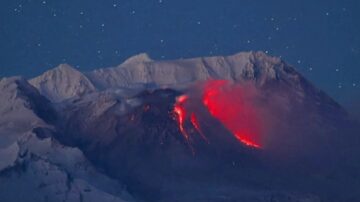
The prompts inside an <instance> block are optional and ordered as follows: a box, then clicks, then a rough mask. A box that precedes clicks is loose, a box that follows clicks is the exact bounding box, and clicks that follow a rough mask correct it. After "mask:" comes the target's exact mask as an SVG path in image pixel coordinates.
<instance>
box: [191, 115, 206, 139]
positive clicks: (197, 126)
mask: <svg viewBox="0 0 360 202" xmlns="http://www.w3.org/2000/svg"><path fill="white" fill-rule="evenodd" d="M190 120H191V123H192V125H193V126H194V127H195V129H196V130H197V131H198V132H199V134H200V136H201V138H202V139H204V140H205V141H206V142H207V143H209V140H208V139H207V138H206V136H205V135H204V133H203V132H202V131H201V128H200V123H199V120H198V118H197V117H196V115H195V113H191V116H190Z"/></svg>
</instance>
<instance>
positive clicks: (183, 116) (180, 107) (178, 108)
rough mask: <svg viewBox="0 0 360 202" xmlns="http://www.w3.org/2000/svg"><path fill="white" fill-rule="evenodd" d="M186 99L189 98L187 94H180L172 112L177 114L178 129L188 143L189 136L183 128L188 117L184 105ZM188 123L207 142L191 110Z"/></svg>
mask: <svg viewBox="0 0 360 202" xmlns="http://www.w3.org/2000/svg"><path fill="white" fill-rule="evenodd" d="M188 99H189V97H188V96H187V95H182V96H180V97H178V98H177V102H176V104H175V106H174V113H175V114H176V116H177V121H178V125H179V129H180V131H181V133H182V134H183V136H184V138H185V139H186V141H187V142H188V144H190V141H191V140H190V138H191V137H190V134H189V133H188V132H187V130H186V128H185V123H186V121H187V118H188V113H187V110H186V106H185V105H186V103H187V101H188ZM190 123H191V124H192V126H193V127H194V128H195V129H196V131H197V132H198V133H199V134H200V136H201V138H202V139H204V140H205V141H206V142H208V140H207V138H206V137H205V135H204V134H203V133H202V131H201V128H200V123H199V121H198V118H197V116H196V115H195V113H194V112H192V113H191V115H190Z"/></svg>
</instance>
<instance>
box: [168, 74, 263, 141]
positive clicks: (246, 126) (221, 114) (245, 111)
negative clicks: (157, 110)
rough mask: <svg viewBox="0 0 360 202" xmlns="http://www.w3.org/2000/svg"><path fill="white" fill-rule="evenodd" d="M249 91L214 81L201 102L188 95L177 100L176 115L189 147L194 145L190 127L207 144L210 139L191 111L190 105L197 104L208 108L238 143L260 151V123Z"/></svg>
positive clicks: (209, 84)
mask: <svg viewBox="0 0 360 202" xmlns="http://www.w3.org/2000/svg"><path fill="white" fill-rule="evenodd" d="M248 91H249V90H247V89H246V88H245V87H244V86H240V85H235V84H231V83H230V82H229V81H226V80H211V81H208V82H207V83H206V84H205V86H204V88H202V91H201V93H202V97H201V99H202V100H199V99H197V100H196V99H193V97H190V96H189V95H182V96H180V97H178V98H177V102H176V103H175V106H174V110H173V111H174V114H175V115H176V119H177V121H178V124H179V129H180V131H181V133H182V134H183V136H184V138H185V139H186V141H187V142H188V144H191V138H192V137H191V136H190V135H191V133H189V132H188V131H187V127H190V126H191V127H193V128H194V129H195V130H196V131H197V133H198V134H199V135H200V136H201V138H202V139H203V140H204V141H206V142H207V143H209V140H208V138H207V137H206V135H205V134H204V133H203V132H202V130H201V126H200V122H199V119H198V117H199V116H197V113H196V110H194V109H193V110H191V108H189V107H188V106H189V105H188V103H189V102H194V101H195V102H199V103H201V105H203V106H205V108H206V109H207V110H208V112H209V113H210V114H211V116H212V117H214V118H216V119H217V120H218V121H219V122H220V123H222V124H223V126H225V127H226V128H227V129H228V130H229V131H230V132H231V133H232V134H233V136H234V137H235V138H236V139H237V140H238V141H239V142H241V143H242V144H244V145H246V146H249V147H253V148H261V144H260V134H261V124H260V121H259V120H260V119H259V117H258V113H256V110H255V107H254V106H253V104H252V102H251V100H249V98H248V97H249V95H251V94H249V92H248ZM250 97H251V96H250ZM195 106H199V105H195Z"/></svg>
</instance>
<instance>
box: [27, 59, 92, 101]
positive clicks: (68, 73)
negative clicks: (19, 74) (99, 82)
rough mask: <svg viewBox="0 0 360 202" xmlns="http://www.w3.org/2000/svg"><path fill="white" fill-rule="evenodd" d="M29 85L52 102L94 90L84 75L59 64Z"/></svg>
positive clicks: (31, 81)
mask: <svg viewBox="0 0 360 202" xmlns="http://www.w3.org/2000/svg"><path fill="white" fill-rule="evenodd" d="M30 83H31V84H32V85H33V86H35V87H36V88H37V89H38V90H39V92H40V93H41V94H42V95H44V96H46V97H47V98H48V99H49V100H51V101H53V102H60V101H62V100H65V99H68V98H71V97H74V96H81V95H83V94H85V93H90V92H93V91H95V90H96V89H95V87H94V85H93V84H92V83H91V82H90V81H89V80H88V78H87V77H86V76H85V75H83V74H82V73H81V72H79V71H78V70H76V69H74V68H73V67H71V66H70V65H68V64H61V65H59V66H57V67H56V68H54V69H51V70H49V71H46V72H45V73H43V74H42V75H40V76H38V77H35V78H33V79H31V80H30Z"/></svg>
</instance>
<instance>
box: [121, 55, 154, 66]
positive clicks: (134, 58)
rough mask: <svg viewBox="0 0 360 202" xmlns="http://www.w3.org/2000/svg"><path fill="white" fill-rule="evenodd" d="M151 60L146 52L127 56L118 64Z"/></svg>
mask: <svg viewBox="0 0 360 202" xmlns="http://www.w3.org/2000/svg"><path fill="white" fill-rule="evenodd" d="M151 61H153V60H152V59H151V58H150V56H149V55H148V54H147V53H140V54H137V55H134V56H132V57H130V58H128V59H127V60H125V62H123V63H122V64H121V65H120V66H123V65H128V64H138V63H142V62H151Z"/></svg>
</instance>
